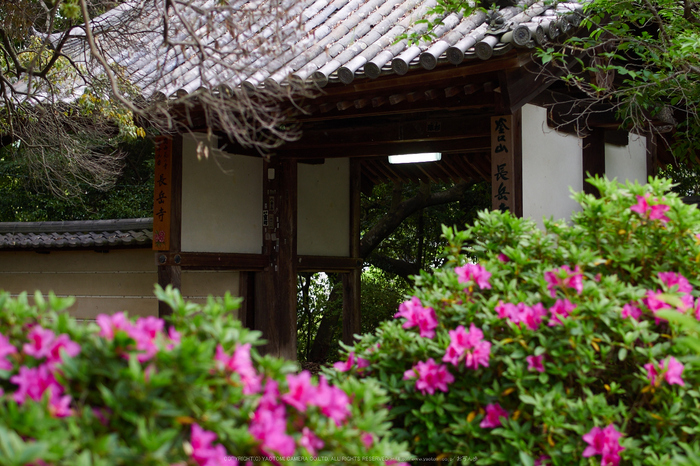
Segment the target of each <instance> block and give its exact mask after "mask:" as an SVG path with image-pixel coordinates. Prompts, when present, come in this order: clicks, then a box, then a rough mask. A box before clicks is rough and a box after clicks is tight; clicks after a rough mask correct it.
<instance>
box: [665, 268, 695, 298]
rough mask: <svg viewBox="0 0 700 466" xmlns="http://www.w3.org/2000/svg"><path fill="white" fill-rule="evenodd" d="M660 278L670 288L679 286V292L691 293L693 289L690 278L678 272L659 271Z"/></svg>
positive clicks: (677, 289)
mask: <svg viewBox="0 0 700 466" xmlns="http://www.w3.org/2000/svg"><path fill="white" fill-rule="evenodd" d="M659 280H661V283H663V284H664V285H666V286H667V287H668V288H669V289H671V288H673V287H674V286H675V287H677V288H676V291H678V292H679V293H690V292H692V291H693V287H692V285H691V284H690V283H689V282H688V279H687V278H685V277H684V276H683V275H681V274H679V273H676V272H659Z"/></svg>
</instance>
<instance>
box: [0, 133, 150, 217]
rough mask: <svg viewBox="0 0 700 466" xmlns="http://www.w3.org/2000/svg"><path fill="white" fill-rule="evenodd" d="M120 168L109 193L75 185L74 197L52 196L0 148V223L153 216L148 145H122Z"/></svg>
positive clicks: (15, 154) (13, 152) (15, 153)
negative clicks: (76, 190)
mask: <svg viewBox="0 0 700 466" xmlns="http://www.w3.org/2000/svg"><path fill="white" fill-rule="evenodd" d="M119 147H120V150H121V151H123V152H124V153H125V154H126V155H125V157H124V159H123V162H124V169H123V170H121V173H120V174H119V176H118V177H117V178H116V179H115V181H114V185H113V186H112V187H111V188H110V189H109V190H106V191H105V190H102V189H98V188H95V187H93V186H90V185H89V184H87V183H85V184H81V185H78V186H76V188H78V189H79V190H80V192H79V194H76V195H74V196H56V195H54V194H53V193H52V192H51V191H50V189H48V188H47V187H46V186H45V184H44V182H43V179H41V178H39V179H37V178H35V177H34V176H32V173H31V172H28V171H27V170H26V167H25V165H24V164H23V161H24V159H23V158H22V152H21V151H19V150H17V149H16V148H14V147H4V148H0V192H2V196H0V222H45V221H63V220H102V219H115V218H141V217H150V216H152V215H153V173H154V166H153V165H154V158H153V142H152V141H151V140H149V139H148V138H144V139H137V140H135V141H133V142H131V143H122V144H120V145H119Z"/></svg>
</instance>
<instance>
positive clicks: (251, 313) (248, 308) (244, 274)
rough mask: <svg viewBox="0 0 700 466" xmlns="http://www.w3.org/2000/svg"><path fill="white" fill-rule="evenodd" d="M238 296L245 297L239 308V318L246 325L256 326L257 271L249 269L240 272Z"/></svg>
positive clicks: (252, 327)
mask: <svg viewBox="0 0 700 466" xmlns="http://www.w3.org/2000/svg"><path fill="white" fill-rule="evenodd" d="M238 296H240V297H241V298H243V303H242V304H241V307H240V308H239V309H238V320H240V321H241V323H242V324H243V326H244V327H246V328H250V329H254V328H255V273H254V272H248V271H241V272H239V279H238Z"/></svg>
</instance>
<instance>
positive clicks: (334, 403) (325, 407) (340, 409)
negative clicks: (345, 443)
mask: <svg viewBox="0 0 700 466" xmlns="http://www.w3.org/2000/svg"><path fill="white" fill-rule="evenodd" d="M310 404H314V405H316V406H318V407H319V408H321V413H323V414H324V415H326V416H327V417H329V418H330V419H333V420H334V421H335V424H336V425H340V424H341V423H342V422H343V421H345V419H346V418H347V417H348V416H349V415H350V408H349V407H348V406H349V405H350V399H349V398H348V395H347V394H346V393H345V392H344V391H343V390H342V389H340V388H338V387H335V386H329V385H328V381H327V380H326V378H325V377H324V376H320V377H319V383H318V389H317V391H316V397H315V398H314V399H313V400H312V401H311V402H310Z"/></svg>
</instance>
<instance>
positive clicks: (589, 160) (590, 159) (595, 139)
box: [582, 128, 605, 196]
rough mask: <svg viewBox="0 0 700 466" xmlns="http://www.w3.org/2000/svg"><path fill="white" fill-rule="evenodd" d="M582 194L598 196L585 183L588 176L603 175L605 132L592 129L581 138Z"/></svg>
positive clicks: (593, 188) (590, 186)
mask: <svg viewBox="0 0 700 466" xmlns="http://www.w3.org/2000/svg"><path fill="white" fill-rule="evenodd" d="M582 159H583V192H584V193H586V194H593V195H594V196H600V193H599V192H598V190H597V189H596V188H595V187H594V186H593V185H592V184H590V183H588V182H587V181H586V178H588V177H589V176H594V175H599V176H603V175H605V130H604V129H602V128H595V129H593V130H592V131H591V132H590V133H589V134H588V135H587V136H586V137H585V138H583V150H582Z"/></svg>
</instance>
